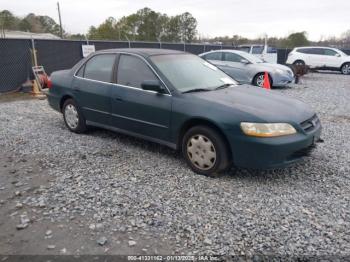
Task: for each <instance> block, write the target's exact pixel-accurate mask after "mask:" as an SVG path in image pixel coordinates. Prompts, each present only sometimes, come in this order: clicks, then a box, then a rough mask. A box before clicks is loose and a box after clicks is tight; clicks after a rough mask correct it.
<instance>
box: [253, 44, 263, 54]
mask: <svg viewBox="0 0 350 262" xmlns="http://www.w3.org/2000/svg"><path fill="white" fill-rule="evenodd" d="M263 51H264V47H263V46H253V49H252V54H262V52H263Z"/></svg>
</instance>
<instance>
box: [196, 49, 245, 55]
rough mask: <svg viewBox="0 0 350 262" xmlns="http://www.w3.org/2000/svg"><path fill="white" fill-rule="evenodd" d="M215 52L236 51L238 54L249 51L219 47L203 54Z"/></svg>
mask: <svg viewBox="0 0 350 262" xmlns="http://www.w3.org/2000/svg"><path fill="white" fill-rule="evenodd" d="M215 52H229V53H236V54H247V52H244V51H241V50H234V49H218V50H212V51H209V52H206V53H203V54H201V55H204V54H209V53H215Z"/></svg>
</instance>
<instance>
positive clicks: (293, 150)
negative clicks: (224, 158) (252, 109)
mask: <svg viewBox="0 0 350 262" xmlns="http://www.w3.org/2000/svg"><path fill="white" fill-rule="evenodd" d="M321 129H322V127H321V125H319V126H318V127H317V128H315V129H314V130H313V131H312V132H310V133H307V134H306V133H305V134H304V133H301V132H298V133H296V134H294V135H289V136H282V137H274V138H258V137H249V136H245V135H242V136H239V137H237V136H235V137H233V136H232V137H231V138H230V139H229V141H230V143H231V149H232V155H233V163H234V165H235V166H237V167H242V168H252V169H273V168H280V167H285V166H288V165H290V164H292V163H294V162H297V161H299V160H301V159H302V158H303V157H304V156H307V155H308V154H310V152H311V151H312V150H313V149H314V147H315V145H316V143H317V142H318V141H319V140H320V136H321ZM231 141H232V142H231Z"/></svg>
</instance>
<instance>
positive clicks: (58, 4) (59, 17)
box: [57, 2, 63, 39]
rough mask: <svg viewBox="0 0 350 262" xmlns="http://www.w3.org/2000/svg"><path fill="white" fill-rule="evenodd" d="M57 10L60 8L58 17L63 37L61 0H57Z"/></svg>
mask: <svg viewBox="0 0 350 262" xmlns="http://www.w3.org/2000/svg"><path fill="white" fill-rule="evenodd" d="M57 10H58V19H59V20H60V35H61V39H63V30H62V19H61V10H60V3H59V2H57Z"/></svg>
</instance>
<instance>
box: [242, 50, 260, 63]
mask: <svg viewBox="0 0 350 262" xmlns="http://www.w3.org/2000/svg"><path fill="white" fill-rule="evenodd" d="M240 55H241V56H243V57H244V58H245V59H247V60H248V61H249V62H251V63H253V64H259V63H264V61H263V60H261V59H260V58H259V57H257V56H255V55H251V54H246V53H242V54H240Z"/></svg>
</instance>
